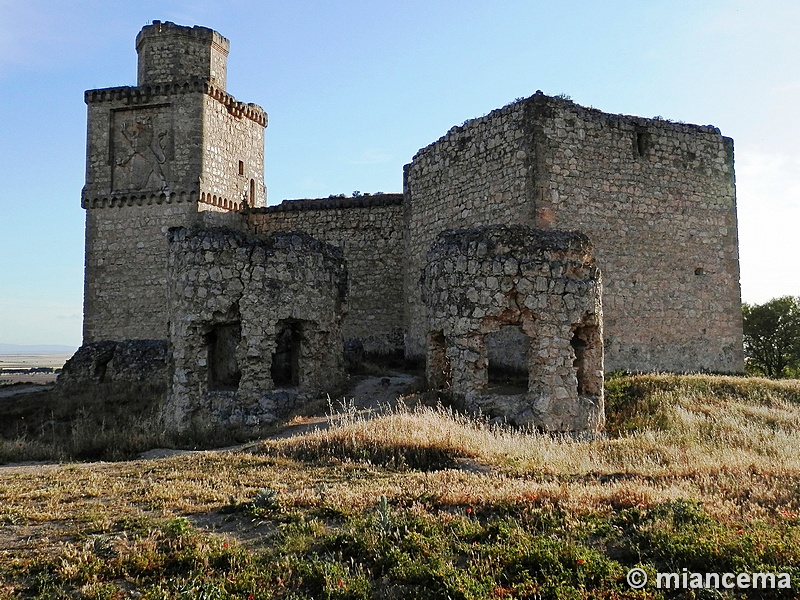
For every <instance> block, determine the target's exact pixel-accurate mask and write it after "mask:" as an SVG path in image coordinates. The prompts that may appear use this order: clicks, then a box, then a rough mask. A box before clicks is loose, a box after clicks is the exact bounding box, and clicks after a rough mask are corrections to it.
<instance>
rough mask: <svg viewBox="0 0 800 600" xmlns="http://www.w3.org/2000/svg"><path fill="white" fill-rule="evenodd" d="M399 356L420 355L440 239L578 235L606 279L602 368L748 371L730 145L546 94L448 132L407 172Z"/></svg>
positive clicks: (699, 131)
mask: <svg viewBox="0 0 800 600" xmlns="http://www.w3.org/2000/svg"><path fill="white" fill-rule="evenodd" d="M404 194H405V203H406V212H405V218H406V224H407V231H406V249H407V256H408V262H407V270H406V277H405V282H406V292H407V305H406V319H407V322H408V325H409V329H408V338H407V344H406V352H407V355H408V356H409V357H410V358H414V357H421V356H424V355H425V352H426V346H427V343H426V339H425V332H424V323H425V322H426V311H425V306H424V303H422V301H421V296H420V284H419V281H420V279H419V278H420V274H421V272H422V269H423V268H424V265H425V253H426V251H427V249H428V248H430V246H431V244H432V243H433V242H434V239H435V237H436V234H437V233H438V232H439V231H441V230H442V229H448V228H458V227H471V226H477V225H490V224H494V223H499V224H509V223H521V224H528V225H535V226H536V227H539V228H544V229H547V228H558V229H575V230H580V231H582V232H584V233H586V234H587V235H588V236H589V238H590V239H591V240H592V242H593V245H594V248H595V258H596V260H597V261H598V265H599V266H600V268H601V269H602V270H603V274H604V282H605V288H604V311H605V313H604V316H605V335H606V344H605V346H606V368H608V369H610V370H615V369H627V370H633V371H655V370H669V371H687V370H695V371H696V370H709V371H715V372H737V371H741V370H742V368H743V356H742V344H741V310H740V293H739V267H738V241H737V225H736V206H735V188H734V177H733V154H732V142H731V140H730V139H728V138H724V137H723V136H721V135H720V133H719V130H717V129H716V128H713V127H702V126H696V125H685V124H679V123H670V122H667V121H663V120H660V119H642V118H638V117H628V116H621V115H610V114H606V113H602V112H600V111H597V110H594V109H588V108H584V107H581V106H578V105H576V104H574V103H572V102H570V101H568V100H563V99H558V98H549V97H547V96H544V95H543V94H541V93H538V94H537V95H535V96H533V97H531V98H528V99H525V100H521V101H518V102H515V103H513V104H511V105H509V106H507V107H504V108H502V109H499V110H497V111H494V112H492V113H490V114H489V115H487V116H486V117H482V118H480V119H475V120H473V121H469V122H467V123H465V124H464V125H463V126H460V127H455V128H453V129H452V130H451V131H449V132H448V133H447V135H445V136H444V137H443V138H441V139H440V140H439V141H437V142H435V143H434V144H432V145H430V146H428V147H427V148H424V149H422V150H420V152H418V153H417V155H416V156H415V157H414V159H413V161H412V163H411V164H409V165H407V167H406V177H405V186H404Z"/></svg>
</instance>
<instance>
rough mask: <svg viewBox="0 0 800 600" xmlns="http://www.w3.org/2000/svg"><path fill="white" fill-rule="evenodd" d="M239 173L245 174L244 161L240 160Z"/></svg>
mask: <svg viewBox="0 0 800 600" xmlns="http://www.w3.org/2000/svg"><path fill="white" fill-rule="evenodd" d="M239 175H244V161H243V160H240V161H239Z"/></svg>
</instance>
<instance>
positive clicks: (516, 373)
mask: <svg viewBox="0 0 800 600" xmlns="http://www.w3.org/2000/svg"><path fill="white" fill-rule="evenodd" d="M485 343H486V358H487V361H488V364H487V367H486V370H487V377H488V392H489V393H491V394H524V393H527V391H528V372H529V362H528V354H529V352H530V346H531V339H530V338H529V337H528V335H527V334H526V333H525V332H524V331H523V330H522V327H520V326H519V325H505V326H503V327H501V328H500V329H499V330H498V331H495V332H493V333H490V334H488V335H487V336H486V339H485Z"/></svg>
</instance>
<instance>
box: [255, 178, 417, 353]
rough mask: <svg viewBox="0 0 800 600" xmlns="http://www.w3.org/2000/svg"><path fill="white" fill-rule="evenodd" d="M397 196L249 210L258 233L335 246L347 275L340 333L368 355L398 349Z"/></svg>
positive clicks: (400, 264) (399, 246)
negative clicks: (295, 234) (300, 235)
mask: <svg viewBox="0 0 800 600" xmlns="http://www.w3.org/2000/svg"><path fill="white" fill-rule="evenodd" d="M401 201H402V197H401V196H400V195H399V194H379V195H374V196H362V197H359V198H329V199H320V200H294V201H287V202H284V203H282V204H279V205H276V206H270V207H267V208H263V209H258V210H254V211H250V214H249V215H248V219H249V222H250V225H251V226H252V227H253V228H254V229H255V231H256V232H258V233H264V234H266V233H273V232H278V231H303V232H305V233H307V234H309V235H311V236H312V237H314V238H316V239H318V240H321V241H324V242H327V243H329V244H332V245H334V246H338V247H340V248H341V249H342V252H343V253H344V258H345V261H346V263H347V270H348V273H349V284H350V292H349V307H350V308H349V312H348V314H347V315H346V316H345V319H344V323H343V325H342V329H343V332H344V338H345V340H346V341H357V342H358V343H360V344H361V345H362V346H363V350H364V351H365V352H367V353H369V354H393V353H398V352H401V351H402V348H403V333H404V322H403V297H404V294H403V262H404V260H405V257H404V255H403V250H404V248H403V218H402V205H401Z"/></svg>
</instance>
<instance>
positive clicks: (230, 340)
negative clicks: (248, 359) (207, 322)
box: [206, 321, 242, 391]
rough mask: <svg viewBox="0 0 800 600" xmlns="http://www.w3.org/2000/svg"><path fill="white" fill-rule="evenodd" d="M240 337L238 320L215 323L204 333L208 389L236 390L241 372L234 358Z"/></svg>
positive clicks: (240, 330) (240, 327)
mask: <svg viewBox="0 0 800 600" xmlns="http://www.w3.org/2000/svg"><path fill="white" fill-rule="evenodd" d="M241 339H242V324H241V323H240V322H238V321H237V322H235V323H225V324H223V325H215V326H214V327H213V328H212V329H211V331H209V332H208V333H207V334H206V348H207V350H208V363H207V364H208V389H209V390H210V391H221V390H236V389H238V387H239V380H240V379H241V377H242V372H241V370H240V369H239V363H238V361H237V359H236V349H237V347H238V346H239V341H240V340H241Z"/></svg>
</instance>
